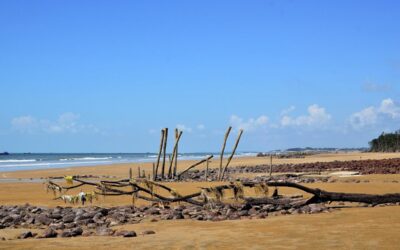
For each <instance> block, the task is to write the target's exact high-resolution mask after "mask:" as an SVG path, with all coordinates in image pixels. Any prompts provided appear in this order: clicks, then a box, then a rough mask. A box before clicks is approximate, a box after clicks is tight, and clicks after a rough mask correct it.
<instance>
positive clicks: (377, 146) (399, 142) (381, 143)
mask: <svg viewBox="0 0 400 250" xmlns="http://www.w3.org/2000/svg"><path fill="white" fill-rule="evenodd" d="M369 146H370V150H371V152H400V129H399V130H397V131H395V132H394V133H384V132H383V133H382V134H381V135H380V136H379V137H378V138H375V139H373V140H372V141H370V142H369Z"/></svg>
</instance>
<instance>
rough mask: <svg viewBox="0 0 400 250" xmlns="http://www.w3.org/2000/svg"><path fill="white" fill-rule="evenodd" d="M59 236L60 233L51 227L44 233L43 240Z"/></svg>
mask: <svg viewBox="0 0 400 250" xmlns="http://www.w3.org/2000/svg"><path fill="white" fill-rule="evenodd" d="M57 235H58V233H57V232H56V231H55V230H53V229H52V228H50V227H49V228H47V229H46V230H45V231H44V232H43V235H42V237H43V238H55V237H57Z"/></svg>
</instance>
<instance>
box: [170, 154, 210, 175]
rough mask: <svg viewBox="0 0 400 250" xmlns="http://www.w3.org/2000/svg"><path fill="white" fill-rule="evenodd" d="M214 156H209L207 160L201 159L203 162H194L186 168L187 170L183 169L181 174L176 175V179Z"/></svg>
mask: <svg viewBox="0 0 400 250" xmlns="http://www.w3.org/2000/svg"><path fill="white" fill-rule="evenodd" d="M213 157H214V156H213V155H210V156H208V157H207V158H205V159H203V160H201V161H199V162H196V163H195V164H193V165H191V166H190V167H188V168H187V169H185V170H184V171H182V172H181V173H179V174H178V176H177V177H178V179H179V178H180V177H181V176H182V175H183V174H184V173H186V172H187V171H189V170H190V169H192V168H194V167H197V166H198V165H200V164H202V163H203V162H205V161H209V160H210V159H212V158H213Z"/></svg>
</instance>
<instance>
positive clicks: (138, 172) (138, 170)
mask: <svg viewBox="0 0 400 250" xmlns="http://www.w3.org/2000/svg"><path fill="white" fill-rule="evenodd" d="M137 174H138V178H140V166H139V167H138V169H137Z"/></svg>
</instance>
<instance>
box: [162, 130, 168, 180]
mask: <svg viewBox="0 0 400 250" xmlns="http://www.w3.org/2000/svg"><path fill="white" fill-rule="evenodd" d="M167 140H168V128H165V129H164V146H163V161H162V168H161V178H162V179H164V178H165V157H166V150H167Z"/></svg>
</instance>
